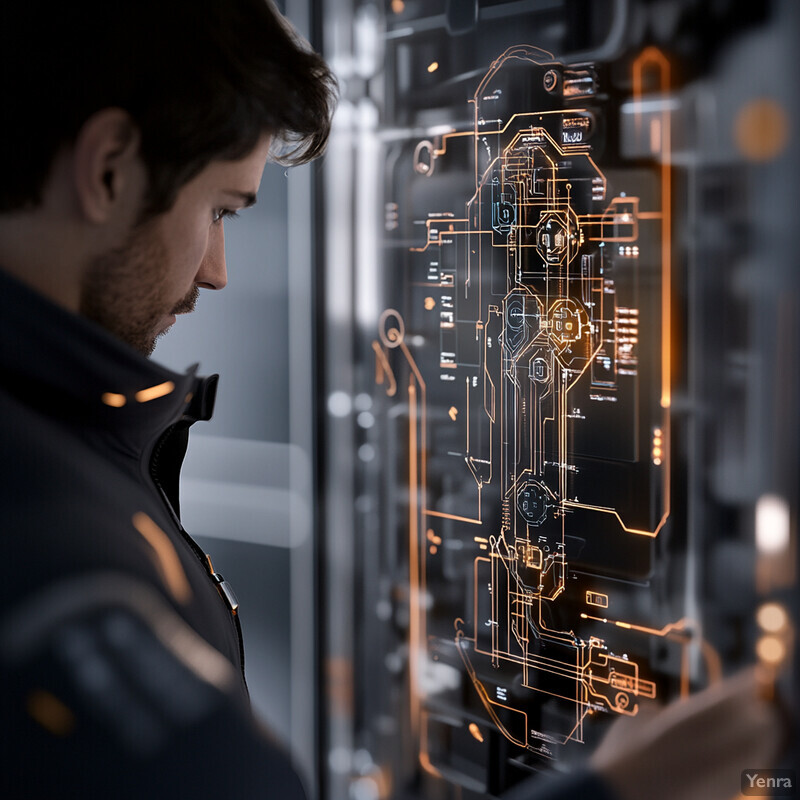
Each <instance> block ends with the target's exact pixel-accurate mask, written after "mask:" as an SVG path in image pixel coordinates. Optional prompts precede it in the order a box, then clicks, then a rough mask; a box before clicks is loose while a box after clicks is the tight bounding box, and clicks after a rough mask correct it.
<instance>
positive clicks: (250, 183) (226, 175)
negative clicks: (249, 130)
mask: <svg viewBox="0 0 800 800" xmlns="http://www.w3.org/2000/svg"><path fill="white" fill-rule="evenodd" d="M270 144H271V138H270V137H269V136H268V135H266V134H264V135H262V136H261V138H260V139H259V140H258V142H257V143H256V145H255V147H254V148H253V149H252V150H251V151H250V152H249V153H247V154H246V155H244V156H242V157H241V158H236V159H230V160H228V159H226V160H217V161H212V162H211V163H209V164H208V165H207V166H206V167H205V168H204V169H203V170H202V171H201V172H200V173H198V174H197V175H196V176H195V177H194V178H192V180H191V181H189V183H187V184H186V186H185V187H183V188H184V190H187V193H188V194H196V193H206V192H209V191H226V190H228V191H231V192H238V193H243V194H252V195H254V194H255V193H256V192H257V191H258V187H259V185H260V184H261V176H262V175H263V173H264V166H265V165H266V163H267V158H268V156H269V148H270Z"/></svg>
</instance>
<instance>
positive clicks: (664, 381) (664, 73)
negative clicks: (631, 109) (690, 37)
mask: <svg viewBox="0 0 800 800" xmlns="http://www.w3.org/2000/svg"><path fill="white" fill-rule="evenodd" d="M645 65H647V66H651V67H655V68H656V69H657V70H658V75H659V90H660V91H661V92H667V91H668V90H669V88H670V66H669V61H668V60H667V59H666V57H665V56H664V54H663V53H662V52H661V51H660V50H658V49H657V48H655V47H647V48H645V50H643V51H642V53H641V55H640V56H639V57H638V58H637V59H636V61H634V63H633V95H634V100H635V103H636V108H637V111H636V126H637V128H636V129H637V132H638V131H639V130H640V127H641V111H640V110H639V109H640V108H641V102H642V84H643V73H644V69H645ZM658 126H659V128H660V136H659V137H658V140H659V141H658V142H655V141H652V139H653V138H655V137H651V146H652V145H654V144H658V145H659V147H658V148H653V149H654V150H660V155H661V214H662V217H661V336H662V338H661V406H662V407H663V408H669V406H670V403H671V399H672V398H671V386H670V383H671V378H672V376H671V358H672V352H671V344H672V342H671V336H672V320H671V315H672V302H671V301H672V296H671V292H672V239H671V233H672V216H671V215H672V169H671V152H670V149H671V144H672V143H671V131H670V112H669V110H667V109H664V110H663V111H662V112H661V117H660V119H659V120H658Z"/></svg>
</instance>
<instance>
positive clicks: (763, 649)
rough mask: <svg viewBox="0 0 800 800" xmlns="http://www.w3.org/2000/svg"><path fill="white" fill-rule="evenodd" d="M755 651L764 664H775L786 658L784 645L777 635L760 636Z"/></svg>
mask: <svg viewBox="0 0 800 800" xmlns="http://www.w3.org/2000/svg"><path fill="white" fill-rule="evenodd" d="M756 653H757V654H758V657H759V659H760V660H761V661H763V662H764V663H765V664H770V665H772V666H775V665H777V664H780V663H781V662H782V661H783V660H784V658H786V645H785V644H784V643H783V642H782V641H781V640H780V639H779V638H778V637H777V636H762V637H761V638H760V639H759V640H758V644H756Z"/></svg>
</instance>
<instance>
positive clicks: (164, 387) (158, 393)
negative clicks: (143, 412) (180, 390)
mask: <svg viewBox="0 0 800 800" xmlns="http://www.w3.org/2000/svg"><path fill="white" fill-rule="evenodd" d="M174 390H175V384H174V383H173V382H172V381H164V383H159V384H158V385H157V386H151V387H150V388H149V389H142V391H141V392H136V395H135V396H136V401H137V402H139V403H147V402H149V401H150V400H156V399H158V398H159V397H164V395H167V394H169V393H170V392H172V391H174Z"/></svg>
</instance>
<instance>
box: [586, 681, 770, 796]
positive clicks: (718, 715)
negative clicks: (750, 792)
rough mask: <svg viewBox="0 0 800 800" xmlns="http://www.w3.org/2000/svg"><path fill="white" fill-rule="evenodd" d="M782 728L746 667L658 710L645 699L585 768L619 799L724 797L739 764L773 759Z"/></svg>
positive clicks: (736, 781)
mask: <svg viewBox="0 0 800 800" xmlns="http://www.w3.org/2000/svg"><path fill="white" fill-rule="evenodd" d="M785 733H786V731H785V729H784V725H783V721H782V719H781V717H780V714H779V713H778V710H777V708H776V707H775V706H774V705H773V704H771V703H770V702H768V701H766V700H765V699H763V697H762V695H761V693H760V692H759V682H758V678H757V672H756V669H754V668H751V669H748V670H744V671H743V672H740V673H738V674H736V675H735V676H733V677H731V678H730V679H728V680H725V681H722V682H720V683H717V684H714V685H712V686H710V687H708V688H707V689H704V690H703V691H702V692H698V693H697V694H696V695H693V696H691V697H689V698H687V699H685V700H678V701H676V702H674V703H671V704H670V705H668V706H666V707H664V708H663V709H660V708H659V707H658V706H656V705H655V704H648V705H644V706H642V707H641V708H640V710H639V713H638V714H637V715H636V716H635V717H623V718H622V719H620V720H618V721H617V722H615V723H614V725H613V726H612V727H611V729H610V730H609V732H608V734H606V737H605V738H604V739H603V741H602V742H601V743H600V746H599V747H598V748H597V750H596V751H595V753H594V755H593V756H592V758H591V766H592V768H593V769H594V770H595V771H596V772H598V773H599V774H600V775H602V776H603V778H605V780H606V782H607V783H608V784H610V785H611V786H612V787H613V788H614V789H615V790H616V791H617V792H618V793H619V795H620V797H621V798H622V800H642V798H647V800H676V799H677V798H680V800H730V798H732V797H735V796H736V795H737V794H738V792H739V786H740V775H741V771H742V770H743V769H748V768H751V769H765V768H769V767H770V766H771V765H772V764H773V762H774V761H775V759H776V758H777V757H778V755H779V752H780V747H781V744H782V741H783V738H784V736H785Z"/></svg>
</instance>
